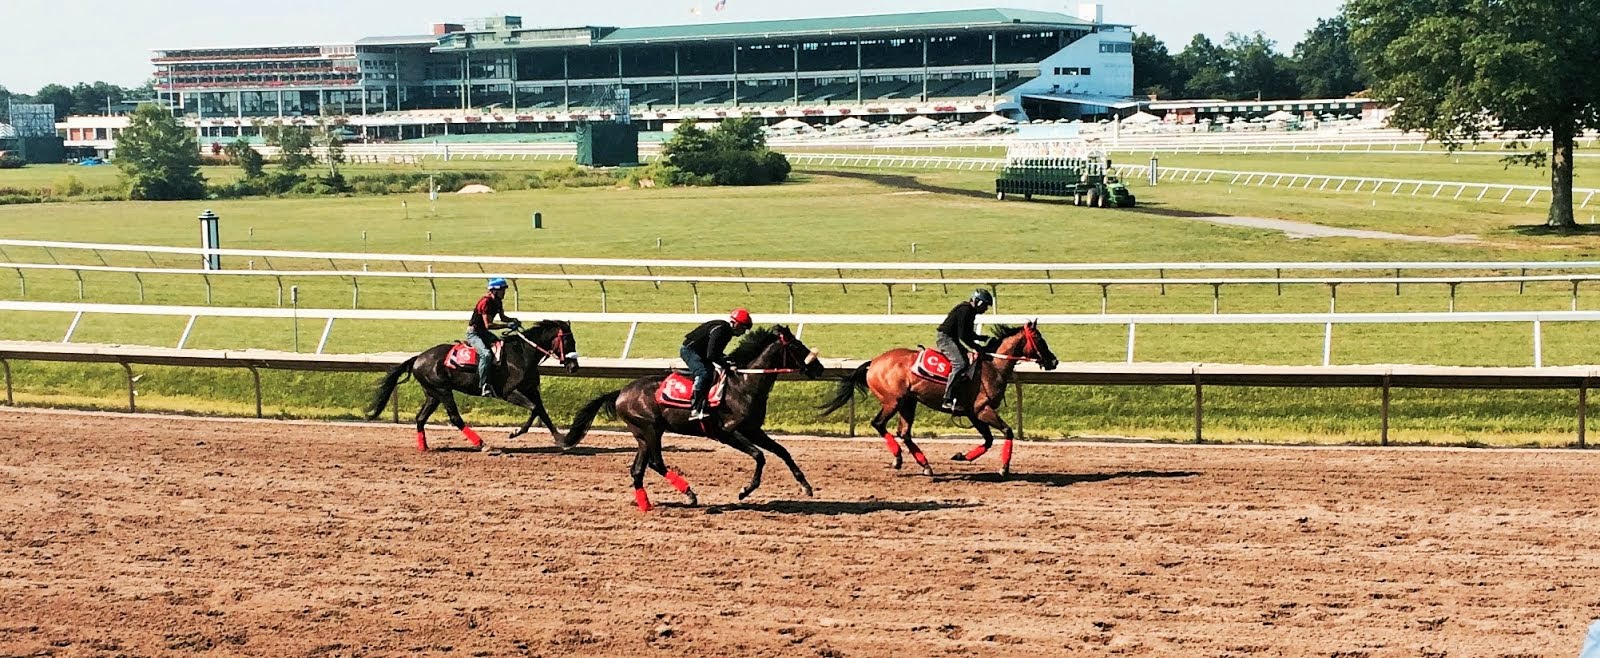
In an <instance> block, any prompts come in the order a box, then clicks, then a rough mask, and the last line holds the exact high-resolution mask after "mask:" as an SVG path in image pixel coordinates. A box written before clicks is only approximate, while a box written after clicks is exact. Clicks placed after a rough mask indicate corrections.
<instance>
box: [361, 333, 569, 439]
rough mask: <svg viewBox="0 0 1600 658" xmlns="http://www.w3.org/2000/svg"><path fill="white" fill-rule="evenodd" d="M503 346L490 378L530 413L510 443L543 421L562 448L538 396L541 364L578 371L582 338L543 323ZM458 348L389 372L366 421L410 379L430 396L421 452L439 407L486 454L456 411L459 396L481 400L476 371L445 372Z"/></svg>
mask: <svg viewBox="0 0 1600 658" xmlns="http://www.w3.org/2000/svg"><path fill="white" fill-rule="evenodd" d="M501 342H502V343H503V344H502V346H501V349H500V362H499V363H498V364H497V365H496V367H495V368H494V370H493V375H491V376H492V377H493V378H494V379H495V380H497V381H496V382H495V383H497V384H499V386H498V387H497V388H498V389H499V390H501V391H504V394H503V395H502V397H503V398H504V399H505V401H506V402H510V403H511V404H514V405H517V406H519V407H522V408H524V409H527V410H528V420H527V421H525V422H523V423H522V427H521V428H520V429H518V430H517V431H515V432H512V433H511V436H510V438H512V439H515V438H517V437H519V436H522V435H524V434H527V433H528V428H529V427H532V426H533V421H534V419H538V420H539V422H540V423H541V424H543V425H544V427H545V429H548V430H550V437H551V438H552V439H553V440H554V441H555V442H556V443H557V444H560V443H561V433H560V432H557V431H556V425H555V422H554V421H551V420H550V412H548V411H546V410H545V408H544V400H543V399H542V398H541V397H540V396H539V364H540V363H541V362H543V361H544V360H545V359H547V358H549V359H555V360H556V361H558V362H560V363H561V365H562V366H563V367H565V368H566V369H567V372H568V373H573V372H577V371H578V339H577V337H576V336H574V335H573V333H572V325H570V324H567V323H566V322H565V321H562V320H543V321H540V322H539V323H538V324H535V325H533V326H532V327H529V328H527V329H523V330H521V331H509V332H506V333H505V334H504V335H503V336H502V337H501ZM454 347H455V346H454V345H452V344H445V345H438V346H435V347H433V348H430V349H428V350H427V351H425V352H423V353H421V354H418V355H416V356H414V357H411V358H409V359H406V360H405V362H404V363H401V364H400V365H398V366H395V367H394V369H392V370H390V371H389V374H388V375H387V376H385V377H384V379H383V382H382V383H380V384H379V385H378V389H377V391H375V392H374V393H373V395H372V402H371V404H369V405H367V420H376V419H377V418H378V415H379V414H382V413H383V410H384V408H385V407H387V406H389V398H390V397H391V394H393V393H394V389H395V387H396V386H398V385H399V384H400V381H401V380H402V379H404V378H405V377H406V376H407V375H410V376H411V377H413V378H415V379H416V380H417V384H419V385H421V386H422V392H423V393H425V394H427V399H426V400H424V401H423V402H422V408H420V409H418V410H417V450H418V451H420V452H427V451H428V435H427V432H426V430H425V428H426V426H427V423H428V416H431V415H433V412H434V410H435V409H438V408H439V405H444V410H445V412H446V413H448V414H450V424H452V425H454V426H455V427H456V429H458V430H460V431H461V434H462V435H463V436H465V437H467V441H468V442H470V443H471V444H472V446H473V447H475V448H478V449H479V450H485V451H487V450H488V449H489V446H488V445H487V444H485V443H484V442H483V438H482V437H480V436H478V433H477V432H475V431H473V429H472V428H471V427H468V426H467V424H466V422H465V421H463V420H462V419H461V412H460V410H458V409H456V399H455V395H454V392H455V391H460V392H462V393H466V394H467V395H479V394H480V392H481V391H482V390H483V388H482V386H480V385H479V384H478V371H477V369H476V368H470V367H468V368H461V369H450V368H446V367H445V357H446V356H447V355H449V353H450V350H451V349H453V348H454Z"/></svg>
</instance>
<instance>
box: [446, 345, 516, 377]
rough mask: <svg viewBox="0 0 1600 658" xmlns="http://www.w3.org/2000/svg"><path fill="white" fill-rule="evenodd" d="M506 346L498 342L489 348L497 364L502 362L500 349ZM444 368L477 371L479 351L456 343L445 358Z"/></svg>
mask: <svg viewBox="0 0 1600 658" xmlns="http://www.w3.org/2000/svg"><path fill="white" fill-rule="evenodd" d="M504 345H505V342H504V341H498V340H497V341H495V342H494V344H493V345H490V346H489V351H490V352H491V353H492V354H493V355H494V362H495V363H499V362H500V348H501V347H502V346H504ZM444 367H445V368H448V369H450V370H469V369H472V370H475V369H477V367H478V350H475V349H472V346H471V345H468V344H466V343H463V342H461V341H456V344H455V346H454V347H451V348H450V353H448V354H446V355H445V356H444Z"/></svg>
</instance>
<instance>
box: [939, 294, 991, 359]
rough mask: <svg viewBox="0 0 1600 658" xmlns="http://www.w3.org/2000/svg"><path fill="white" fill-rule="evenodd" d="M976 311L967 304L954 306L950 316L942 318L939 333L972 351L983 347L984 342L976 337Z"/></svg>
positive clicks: (962, 303)
mask: <svg viewBox="0 0 1600 658" xmlns="http://www.w3.org/2000/svg"><path fill="white" fill-rule="evenodd" d="M977 318H978V309H977V308H976V307H974V306H973V305H972V304H970V303H968V302H961V303H960V304H956V307H955V308H953V309H950V314H949V315H946V316H945V317H944V322H942V323H940V324H939V333H941V334H944V335H946V336H949V337H951V338H954V339H956V341H957V342H959V343H962V344H964V345H966V346H968V347H971V348H973V349H977V348H979V347H982V346H983V343H984V342H985V341H984V340H983V339H982V338H980V337H979V336H978V330H977V327H976V326H975V325H976V322H977Z"/></svg>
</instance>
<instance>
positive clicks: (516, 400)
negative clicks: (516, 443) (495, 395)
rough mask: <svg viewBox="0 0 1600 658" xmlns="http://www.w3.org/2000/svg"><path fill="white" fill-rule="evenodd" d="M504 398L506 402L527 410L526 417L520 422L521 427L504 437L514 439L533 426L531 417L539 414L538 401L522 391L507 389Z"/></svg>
mask: <svg viewBox="0 0 1600 658" xmlns="http://www.w3.org/2000/svg"><path fill="white" fill-rule="evenodd" d="M505 398H506V402H510V403H511V404H514V405H517V406H519V407H522V408H523V409H527V410H528V419H527V420H525V421H523V422H522V427H519V428H517V429H516V431H513V432H512V433H511V436H508V437H506V438H508V439H515V438H517V437H519V436H522V435H524V434H527V433H528V428H529V427H533V419H534V418H537V417H538V416H539V406H538V405H539V403H538V402H535V401H533V400H532V399H529V398H528V395H527V394H526V393H523V392H522V391H509V392H507V393H506V396H505Z"/></svg>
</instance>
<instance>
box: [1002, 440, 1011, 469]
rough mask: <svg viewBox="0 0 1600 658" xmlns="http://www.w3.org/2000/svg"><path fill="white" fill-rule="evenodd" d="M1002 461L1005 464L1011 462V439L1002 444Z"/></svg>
mask: <svg viewBox="0 0 1600 658" xmlns="http://www.w3.org/2000/svg"><path fill="white" fill-rule="evenodd" d="M1000 463H1001V464H1003V465H1009V464H1010V463H1011V439H1006V442H1005V443H1004V444H1001V446H1000Z"/></svg>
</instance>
